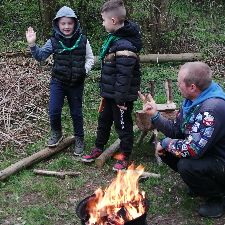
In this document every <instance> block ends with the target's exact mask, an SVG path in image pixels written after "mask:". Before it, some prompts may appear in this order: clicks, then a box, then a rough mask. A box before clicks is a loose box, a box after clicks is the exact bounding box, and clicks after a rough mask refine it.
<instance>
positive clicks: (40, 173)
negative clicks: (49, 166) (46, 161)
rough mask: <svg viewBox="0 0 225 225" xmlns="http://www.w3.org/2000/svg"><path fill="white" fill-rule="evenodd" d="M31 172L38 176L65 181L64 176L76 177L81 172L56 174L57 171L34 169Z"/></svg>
mask: <svg viewBox="0 0 225 225" xmlns="http://www.w3.org/2000/svg"><path fill="white" fill-rule="evenodd" d="M33 172H34V173H35V174H38V175H44V176H45V175H46V176H56V177H59V178H61V179H65V177H66V176H69V177H76V176H78V175H80V174H81V172H72V171H65V172H57V171H49V170H38V169H34V170H33Z"/></svg>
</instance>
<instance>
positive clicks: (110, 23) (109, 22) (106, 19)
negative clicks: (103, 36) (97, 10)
mask: <svg viewBox="0 0 225 225" xmlns="http://www.w3.org/2000/svg"><path fill="white" fill-rule="evenodd" d="M102 25H103V27H105V30H106V31H107V32H109V33H112V32H114V31H115V19H114V18H111V17H110V16H109V14H108V13H106V12H103V13H102Z"/></svg>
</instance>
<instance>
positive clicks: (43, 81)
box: [0, 57, 49, 153]
mask: <svg viewBox="0 0 225 225" xmlns="http://www.w3.org/2000/svg"><path fill="white" fill-rule="evenodd" d="M48 83H49V71H47V70H45V69H43V68H42V67H41V66H40V64H38V63H36V62H35V60H33V59H31V58H25V57H16V58H10V57H1V58H0V93H1V95H0V127H1V129H0V153H1V151H2V149H3V148H4V147H6V146H9V145H14V146H16V147H17V148H15V149H16V151H18V149H22V147H23V146H25V145H26V144H28V143H32V140H34V139H35V138H37V137H41V136H43V133H46V132H47V131H46V130H43V128H41V127H40V126H38V124H39V125H40V123H45V124H46V123H48V116H47V103H48V92H49V84H48Z"/></svg>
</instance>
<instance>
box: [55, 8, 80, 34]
mask: <svg viewBox="0 0 225 225" xmlns="http://www.w3.org/2000/svg"><path fill="white" fill-rule="evenodd" d="M61 17H71V18H73V19H74V21H75V27H74V32H73V34H72V36H73V35H74V34H75V33H78V32H80V23H79V20H78V19H77V15H76V14H75V12H74V11H73V10H72V9H71V8H70V7H67V6H63V7H62V8H61V9H59V11H58V12H57V13H56V16H55V18H54V19H53V21H52V25H53V31H54V32H55V33H56V34H58V35H60V36H63V37H66V36H65V35H64V34H63V33H62V32H61V31H60V30H59V26H58V20H59V18H61Z"/></svg>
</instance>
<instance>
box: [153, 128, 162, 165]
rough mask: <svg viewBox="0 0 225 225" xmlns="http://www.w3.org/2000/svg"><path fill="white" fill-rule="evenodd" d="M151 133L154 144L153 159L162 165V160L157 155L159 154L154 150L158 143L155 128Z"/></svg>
mask: <svg viewBox="0 0 225 225" xmlns="http://www.w3.org/2000/svg"><path fill="white" fill-rule="evenodd" d="M153 135H154V145H155V159H156V162H157V164H158V165H162V160H161V158H160V157H159V155H158V154H157V151H156V148H157V145H158V142H159V141H158V131H157V129H154V130H153Z"/></svg>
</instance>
